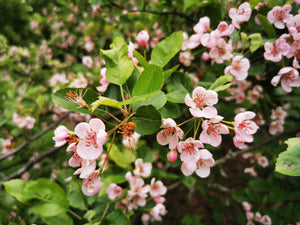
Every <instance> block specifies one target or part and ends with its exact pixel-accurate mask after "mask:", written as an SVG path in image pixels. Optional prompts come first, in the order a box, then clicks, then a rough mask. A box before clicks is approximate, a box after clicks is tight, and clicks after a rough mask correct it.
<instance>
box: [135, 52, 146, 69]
mask: <svg viewBox="0 0 300 225" xmlns="http://www.w3.org/2000/svg"><path fill="white" fill-rule="evenodd" d="M133 54H134V57H135V58H137V60H138V61H139V64H141V66H142V67H144V68H146V67H148V66H149V65H150V64H149V63H148V62H147V60H146V59H145V58H144V56H142V55H141V54H140V53H139V52H138V51H136V50H134V51H133Z"/></svg>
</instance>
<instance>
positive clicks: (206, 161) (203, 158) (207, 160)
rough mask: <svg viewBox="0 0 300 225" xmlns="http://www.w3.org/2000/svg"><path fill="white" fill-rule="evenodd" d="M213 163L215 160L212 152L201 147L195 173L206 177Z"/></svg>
mask: <svg viewBox="0 0 300 225" xmlns="http://www.w3.org/2000/svg"><path fill="white" fill-rule="evenodd" d="M214 165H215V161H214V159H213V157H212V154H211V153H210V152H209V151H208V150H206V149H201V150H200V159H199V160H198V161H197V163H196V169H195V172H196V174H197V175H198V176H199V177H201V178H205V177H208V176H209V174H210V167H213V166H214Z"/></svg>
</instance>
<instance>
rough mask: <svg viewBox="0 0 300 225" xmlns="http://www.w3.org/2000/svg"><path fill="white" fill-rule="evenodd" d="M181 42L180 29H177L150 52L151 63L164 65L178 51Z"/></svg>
mask: <svg viewBox="0 0 300 225" xmlns="http://www.w3.org/2000/svg"><path fill="white" fill-rule="evenodd" d="M182 43H183V34H182V31H177V32H175V33H173V34H171V35H170V36H168V37H167V38H165V39H164V40H162V41H161V42H159V43H158V44H157V45H156V46H155V47H154V49H153V50H152V52H151V64H155V65H157V66H159V67H164V66H165V65H167V63H168V62H169V61H170V60H171V59H172V58H173V57H174V56H175V55H176V54H177V53H178V52H179V51H180V48H181V46H182Z"/></svg>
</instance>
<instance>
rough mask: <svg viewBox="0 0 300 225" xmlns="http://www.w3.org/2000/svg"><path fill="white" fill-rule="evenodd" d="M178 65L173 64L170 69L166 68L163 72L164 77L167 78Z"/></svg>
mask: <svg viewBox="0 0 300 225" xmlns="http://www.w3.org/2000/svg"><path fill="white" fill-rule="evenodd" d="M179 66H180V65H176V66H173V67H172V68H171V69H168V70H166V71H165V72H164V79H167V78H168V77H169V76H171V75H172V74H173V73H174V72H175V71H176V70H177V69H178V67H179Z"/></svg>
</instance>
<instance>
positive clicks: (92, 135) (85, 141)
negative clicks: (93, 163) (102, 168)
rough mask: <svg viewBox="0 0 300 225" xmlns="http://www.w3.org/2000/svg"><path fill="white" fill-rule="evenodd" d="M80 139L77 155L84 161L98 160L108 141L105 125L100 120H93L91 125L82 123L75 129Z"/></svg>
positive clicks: (90, 122)
mask: <svg viewBox="0 0 300 225" xmlns="http://www.w3.org/2000/svg"><path fill="white" fill-rule="evenodd" d="M74 132H75V134H76V135H77V136H78V137H79V143H78V145H77V153H78V155H79V156H80V157H82V158H83V159H90V160H93V159H97V158H99V157H100V156H101V154H102V151H103V144H104V143H105V141H106V138H107V134H106V132H105V124H104V123H103V122H102V121H101V120H100V119H98V118H93V119H91V120H90V121H89V123H86V122H81V123H79V124H77V125H76V127H75V129H74Z"/></svg>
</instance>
